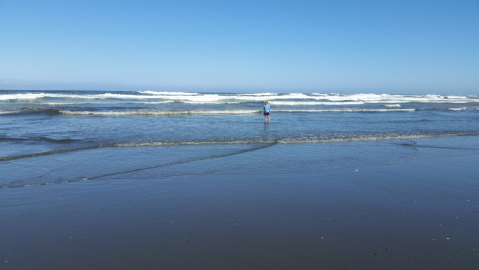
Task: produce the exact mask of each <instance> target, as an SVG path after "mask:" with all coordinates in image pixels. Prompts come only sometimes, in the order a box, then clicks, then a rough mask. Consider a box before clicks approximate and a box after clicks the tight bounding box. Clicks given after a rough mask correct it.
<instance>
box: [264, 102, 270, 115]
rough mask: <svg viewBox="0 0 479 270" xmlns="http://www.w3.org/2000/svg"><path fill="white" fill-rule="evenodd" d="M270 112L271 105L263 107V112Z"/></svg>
mask: <svg viewBox="0 0 479 270" xmlns="http://www.w3.org/2000/svg"><path fill="white" fill-rule="evenodd" d="M270 110H271V107H270V106H269V104H267V105H264V106H263V112H265V113H269V111H270Z"/></svg>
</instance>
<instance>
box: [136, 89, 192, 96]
mask: <svg viewBox="0 0 479 270" xmlns="http://www.w3.org/2000/svg"><path fill="white" fill-rule="evenodd" d="M138 93H141V94H147V95H166V96H195V95H198V93H191V92H169V91H153V90H148V91H139V92H138Z"/></svg>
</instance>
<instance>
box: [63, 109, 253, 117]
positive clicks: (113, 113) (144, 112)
mask: <svg viewBox="0 0 479 270" xmlns="http://www.w3.org/2000/svg"><path fill="white" fill-rule="evenodd" d="M259 112H261V111H259V110H191V111H147V110H138V111H123V112H120V111H101V112H99V111H67V110H62V111H60V113H61V114H65V115H98V116H122V115H185V114H252V113H259Z"/></svg>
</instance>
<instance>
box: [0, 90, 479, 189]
mask: <svg viewBox="0 0 479 270" xmlns="http://www.w3.org/2000/svg"><path fill="white" fill-rule="evenodd" d="M265 100H267V101H269V102H270V104H271V108H272V111H271V123H270V124H265V123H263V116H262V114H261V109H262V105H263V101H265ZM478 135H479V97H477V96H442V95H390V94H333V93H193V92H164V91H121V92H112V91H108V92H106V91H0V165H1V166H3V167H2V171H3V173H2V172H1V171H0V185H1V186H2V187H4V188H5V187H15V186H22V185H29V184H38V183H40V184H42V183H50V182H52V181H53V182H61V181H63V180H65V181H77V180H81V179H92V178H100V177H108V176H115V175H118V173H120V174H121V173H127V172H128V170H131V171H132V172H134V171H135V170H138V169H142V168H143V169H144V168H148V167H151V169H155V168H161V167H162V166H166V165H168V164H182V163H185V162H188V161H194V160H202V159H206V158H211V157H222V156H225V157H226V156H228V155H233V154H237V153H247V152H249V151H252V150H255V149H262V148H264V147H268V146H271V145H276V146H281V145H296V146H297V147H295V148H294V149H295V150H294V151H297V153H295V155H305V152H307V151H308V149H311V148H307V147H306V148H304V147H301V145H311V144H314V145H320V144H321V145H324V144H331V143H338V142H361V141H375V142H380V143H387V142H390V141H396V142H399V143H400V144H401V145H407V144H411V140H415V139H418V138H444V137H458V136H461V137H467V138H469V140H474V141H477V140H476V139H477V136H478ZM412 144H414V141H413V142H412ZM181 146H190V148H189V150H188V151H186V152H185V151H183V152H182V154H181V155H179V156H176V155H178V151H177V150H178V149H179V148H178V147H181ZM193 146H194V147H193ZM145 147H146V148H147V150H139V149H140V148H141V149H145ZM378 147H381V146H380V145H379V146H378ZM152 149H154V150H152ZM301 149H302V150H301ZM335 149H336V150H337V149H338V148H337V147H336V148H334V147H333V148H332V149H329V150H327V151H328V153H329V154H328V156H334V153H335V151H336V150H335ZM356 149H358V148H356ZM300 150H301V151H303V152H301V151H300ZM288 151H291V150H288ZM80 152H81V155H82V156H81V159H82V160H83V161H82V162H83V165H82V166H83V167H84V169H83V170H80V171H79V172H78V173H77V174H76V175H75V176H74V177H73V178H71V179H70V178H68V179H65V175H66V174H68V171H67V170H66V169H63V170H60V169H58V168H54V169H51V168H50V169H49V170H48V174H47V173H44V174H45V175H46V176H45V177H43V176H42V174H41V171H42V168H44V167H45V166H50V165H48V164H58V163H64V164H69V165H68V166H76V167H77V168H76V169H77V171H78V170H79V169H78V168H79V167H81V166H80V165H78V159H79V156H75V155H71V154H73V153H80ZM152 152H153V153H155V156H154V157H152V156H149V155H150V154H151V153H152ZM112 153H114V154H112ZM157 153H162V154H161V155H157ZM309 154H310V155H311V158H313V157H314V156H318V155H317V153H309ZM356 154H357V155H356V157H358V158H360V157H361V154H360V153H356ZM106 156H107V158H105V157H106ZM269 158H275V157H274V156H272V157H269ZM387 158H388V153H387V152H384V153H383V154H382V155H378V151H375V154H373V153H369V154H367V157H366V159H367V160H370V161H371V160H373V159H376V160H377V159H387ZM37 159H41V160H37ZM69 159H70V161H69V163H68V162H67V161H68V160H69ZM290 159H291V158H290V157H289V158H288V157H285V160H284V162H285V164H287V163H288V162H290ZM329 159H330V158H327V157H325V158H324V159H323V161H327V160H329ZM85 160H88V161H85ZM151 160H154V161H155V162H150V163H148V162H149V161H151ZM160 161H161V162H160ZM101 162H104V163H105V164H102V165H101V166H99V165H98V164H99V163H101ZM113 163H114V164H115V166H116V169H115V170H113V171H111V170H108V168H107V167H108V164H113ZM303 163H304V162H303ZM334 163H337V162H333V163H328V162H321V164H323V165H324V166H330V167H334V166H335V164H334ZM6 164H7V165H6ZM75 164H77V165H75ZM95 165H96V167H95ZM227 165H228V164H226V165H225V166H227ZM15 166H17V167H15ZM68 166H67V167H68ZM298 166H299V165H298ZM279 167H282V166H279ZM94 168H96V170H94V173H92V172H91V171H92V170H93V169H94ZM119 168H121V169H120V170H119ZM231 169H232V170H233V169H234V168H231ZM52 171H59V172H61V173H59V175H58V176H55V177H52ZM12 172H15V175H13V173H12ZM39 172H40V173H39ZM85 175H86V176H85ZM35 179H36V180H35ZM52 179H53V180H52Z"/></svg>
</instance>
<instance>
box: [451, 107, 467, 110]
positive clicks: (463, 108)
mask: <svg viewBox="0 0 479 270" xmlns="http://www.w3.org/2000/svg"><path fill="white" fill-rule="evenodd" d="M448 110H450V111H465V110H467V107H458V108H448Z"/></svg>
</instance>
